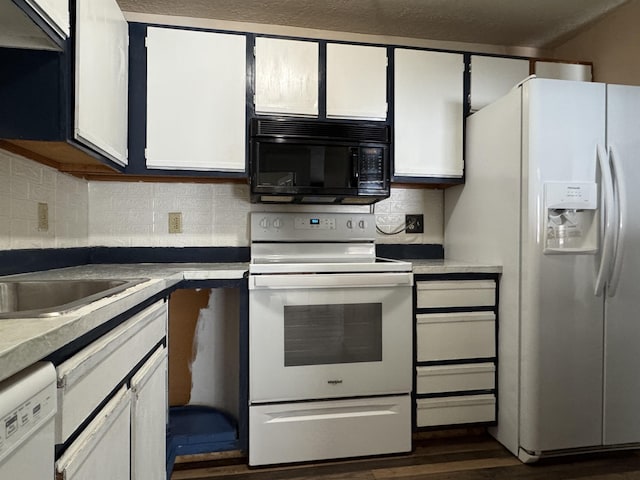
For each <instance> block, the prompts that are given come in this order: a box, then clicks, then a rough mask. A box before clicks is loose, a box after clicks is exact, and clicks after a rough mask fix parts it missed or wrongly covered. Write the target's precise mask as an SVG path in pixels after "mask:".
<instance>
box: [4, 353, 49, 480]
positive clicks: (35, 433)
mask: <svg viewBox="0 0 640 480" xmlns="http://www.w3.org/2000/svg"><path fill="white" fill-rule="evenodd" d="M55 414H56V371H55V369H54V368H53V365H52V364H51V363H45V362H42V363H37V364H35V365H32V366H31V367H29V368H26V369H25V370H23V371H21V372H19V373H17V374H16V375H14V376H13V377H10V378H8V379H6V380H4V381H3V382H0V422H2V423H1V424H0V478H1V479H10V478H16V479H18V478H19V479H20V480H42V479H47V478H53V475H54V463H53V462H54V423H55V421H54V418H55Z"/></svg>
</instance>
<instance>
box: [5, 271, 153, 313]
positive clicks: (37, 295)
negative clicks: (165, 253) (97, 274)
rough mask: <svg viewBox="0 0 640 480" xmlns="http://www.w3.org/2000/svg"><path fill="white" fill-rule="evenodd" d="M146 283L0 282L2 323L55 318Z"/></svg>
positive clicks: (109, 281) (91, 281) (133, 280)
mask: <svg viewBox="0 0 640 480" xmlns="http://www.w3.org/2000/svg"><path fill="white" fill-rule="evenodd" d="M145 281H147V279H146V278H138V279H132V280H104V279H100V280H93V279H89V280H29V281H20V280H16V281H4V282H0V319H6V318H25V317H56V316H59V315H62V314H64V313H67V312H69V311H71V310H74V309H77V308H80V307H82V306H84V305H88V304H89V303H91V302H94V301H96V300H99V299H101V298H105V297H109V296H111V295H115V294H117V293H120V292H122V291H123V290H126V289H127V288H129V287H132V286H134V285H137V284H138V283H141V282H145Z"/></svg>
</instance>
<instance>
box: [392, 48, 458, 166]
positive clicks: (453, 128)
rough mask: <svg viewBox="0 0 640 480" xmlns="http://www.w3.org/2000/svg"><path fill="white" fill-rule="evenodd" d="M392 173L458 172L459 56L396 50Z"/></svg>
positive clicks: (455, 54)
mask: <svg viewBox="0 0 640 480" xmlns="http://www.w3.org/2000/svg"><path fill="white" fill-rule="evenodd" d="M394 95H395V96H394V102H395V103H394V105H395V119H394V132H395V134H394V135H395V136H394V176H396V177H452V178H460V177H462V174H463V157H462V124H463V119H462V116H463V98H464V56H463V55H462V54H457V53H442V52H430V51H421V50H409V49H396V50H395V94H394Z"/></svg>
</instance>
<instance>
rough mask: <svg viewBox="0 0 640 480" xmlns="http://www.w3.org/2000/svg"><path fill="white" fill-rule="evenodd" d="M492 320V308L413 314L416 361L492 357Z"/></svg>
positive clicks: (494, 338) (494, 318)
mask: <svg viewBox="0 0 640 480" xmlns="http://www.w3.org/2000/svg"><path fill="white" fill-rule="evenodd" d="M495 320H496V317H495V314H494V313H493V312H462V313H425V314H418V315H416V322H417V326H416V336H417V346H418V347H417V352H416V356H417V360H418V362H430V361H439V360H457V359H462V358H492V357H495V352H496V333H495Z"/></svg>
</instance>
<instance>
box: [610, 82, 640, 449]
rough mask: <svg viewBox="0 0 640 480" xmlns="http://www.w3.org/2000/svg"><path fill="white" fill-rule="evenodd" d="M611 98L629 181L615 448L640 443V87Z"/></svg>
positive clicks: (617, 321)
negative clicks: (639, 186)
mask: <svg viewBox="0 0 640 480" xmlns="http://www.w3.org/2000/svg"><path fill="white" fill-rule="evenodd" d="M607 97H608V98H607V116H608V118H607V120H608V125H607V136H608V138H607V140H608V145H609V148H610V153H611V156H612V157H613V160H614V162H613V163H614V165H618V168H619V169H618V171H615V170H614V176H615V177H616V178H617V180H618V182H624V184H623V185H620V184H619V183H618V186H617V188H616V192H617V193H619V192H625V193H626V205H627V206H628V208H626V209H624V208H623V209H622V211H623V212H625V211H626V219H623V222H624V225H623V227H624V228H623V234H622V235H621V238H619V240H618V244H619V248H618V255H623V259H624V261H619V262H617V264H618V268H619V272H617V271H614V272H613V275H614V278H615V276H616V275H618V274H619V282H618V284H617V289H616V290H615V294H614V295H613V296H611V294H613V293H614V292H613V289H612V288H611V285H610V286H609V287H608V291H607V300H606V304H605V347H604V348H605V368H604V372H605V373H604V443H605V444H606V445H616V444H623V443H630V442H640V415H638V405H640V375H638V365H640V317H639V316H638V298H639V297H640V280H639V279H638V277H639V276H640V273H639V272H640V211H639V210H638V209H637V207H636V205H638V202H640V191H639V190H638V188H637V186H638V185H640V158H639V157H640V136H639V135H638V132H640V117H639V116H638V112H640V88H638V87H631V86H622V85H608V86H607ZM625 186H626V188H624V187H625ZM620 187H622V188H620ZM624 220H626V221H624ZM620 242H623V245H624V248H622V245H621V243H620ZM622 250H623V251H622ZM620 260H622V258H621V259H620Z"/></svg>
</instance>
